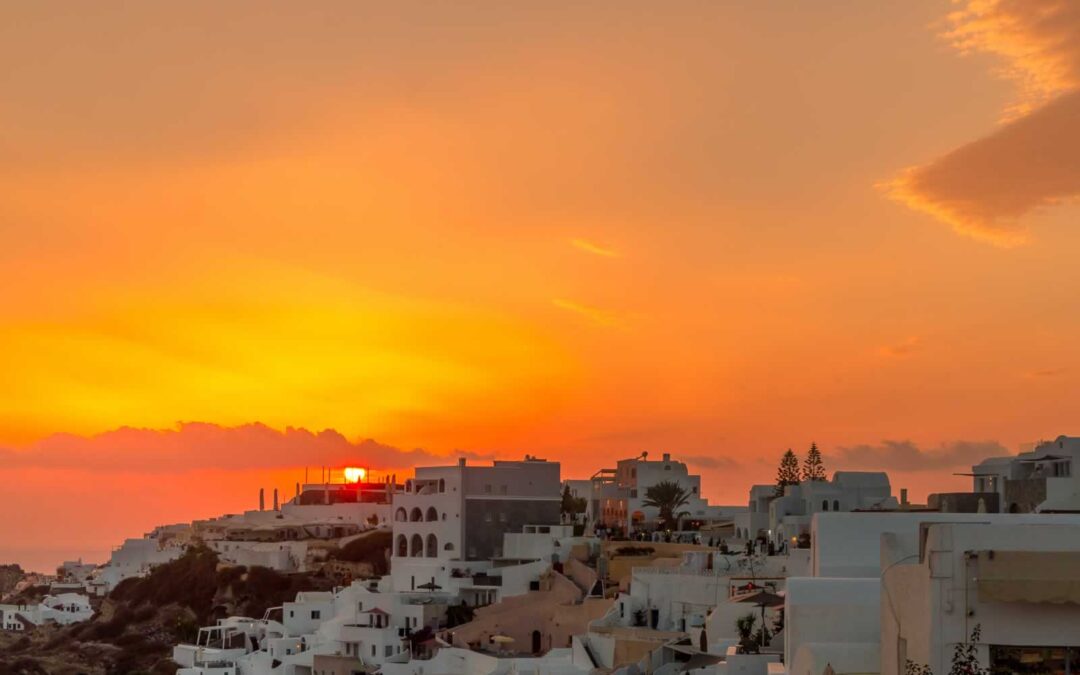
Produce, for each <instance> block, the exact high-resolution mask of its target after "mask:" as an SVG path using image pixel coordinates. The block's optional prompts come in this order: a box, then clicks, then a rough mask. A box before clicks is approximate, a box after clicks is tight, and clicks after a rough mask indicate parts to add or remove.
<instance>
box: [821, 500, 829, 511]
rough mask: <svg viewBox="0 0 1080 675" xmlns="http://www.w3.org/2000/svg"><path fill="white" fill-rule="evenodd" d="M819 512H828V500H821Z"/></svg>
mask: <svg viewBox="0 0 1080 675" xmlns="http://www.w3.org/2000/svg"><path fill="white" fill-rule="evenodd" d="M821 510H822V511H828V510H829V500H828V499H824V500H822V502H821Z"/></svg>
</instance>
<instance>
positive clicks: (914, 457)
mask: <svg viewBox="0 0 1080 675" xmlns="http://www.w3.org/2000/svg"><path fill="white" fill-rule="evenodd" d="M1009 454H1012V453H1010V452H1009V451H1008V449H1006V448H1005V446H1003V445H1001V444H1000V443H998V442H997V441H955V442H952V443H943V444H941V445H939V446H938V447H936V448H931V449H927V450H923V449H921V448H919V447H918V446H917V445H916V444H915V443H913V442H911V441H889V440H886V441H882V442H881V443H880V444H879V445H868V444H863V445H853V446H849V447H841V448H837V449H836V451H835V452H833V453H830V455H829V456H828V457H827V461H828V462H829V463H830V464H831V465H835V466H836V467H837V468H840V469H859V470H867V471H873V470H877V471H931V470H939V469H950V468H955V467H970V466H972V465H973V464H976V463H977V462H980V461H982V460H983V459H986V458H987V457H1000V456H1003V455H1009Z"/></svg>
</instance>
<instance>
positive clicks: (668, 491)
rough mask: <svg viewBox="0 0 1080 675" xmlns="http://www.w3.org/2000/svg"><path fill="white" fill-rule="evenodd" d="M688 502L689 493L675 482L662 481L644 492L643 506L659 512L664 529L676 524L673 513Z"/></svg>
mask: <svg viewBox="0 0 1080 675" xmlns="http://www.w3.org/2000/svg"><path fill="white" fill-rule="evenodd" d="M688 501H690V493H689V492H687V491H686V489H685V488H683V486H681V485H679V484H678V483H676V482H675V481H671V480H663V481H660V482H659V483H657V484H655V485H652V486H650V487H649V488H648V489H647V490H645V500H644V501H643V502H642V504H643V505H645V506H651V507H653V508H656V509H659V510H660V521H661V523H663V525H664V526H665V527H671V526H672V525H674V524H676V515H675V511H676V510H677V509H678V508H679V507H680V506H683V505H685V504H686V503H687V502H688Z"/></svg>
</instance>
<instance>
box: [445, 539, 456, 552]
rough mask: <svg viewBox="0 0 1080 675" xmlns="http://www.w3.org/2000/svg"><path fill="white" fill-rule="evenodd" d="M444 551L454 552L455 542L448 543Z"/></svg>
mask: <svg viewBox="0 0 1080 675" xmlns="http://www.w3.org/2000/svg"><path fill="white" fill-rule="evenodd" d="M443 550H444V551H453V550H454V544H453V542H449V541H448V542H446V544H444V545H443Z"/></svg>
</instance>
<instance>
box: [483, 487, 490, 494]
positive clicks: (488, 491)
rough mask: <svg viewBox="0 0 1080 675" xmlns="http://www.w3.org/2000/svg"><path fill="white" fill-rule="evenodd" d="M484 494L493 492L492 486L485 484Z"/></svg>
mask: <svg viewBox="0 0 1080 675" xmlns="http://www.w3.org/2000/svg"><path fill="white" fill-rule="evenodd" d="M484 494H487V495H489V494H491V486H490V485H484Z"/></svg>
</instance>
